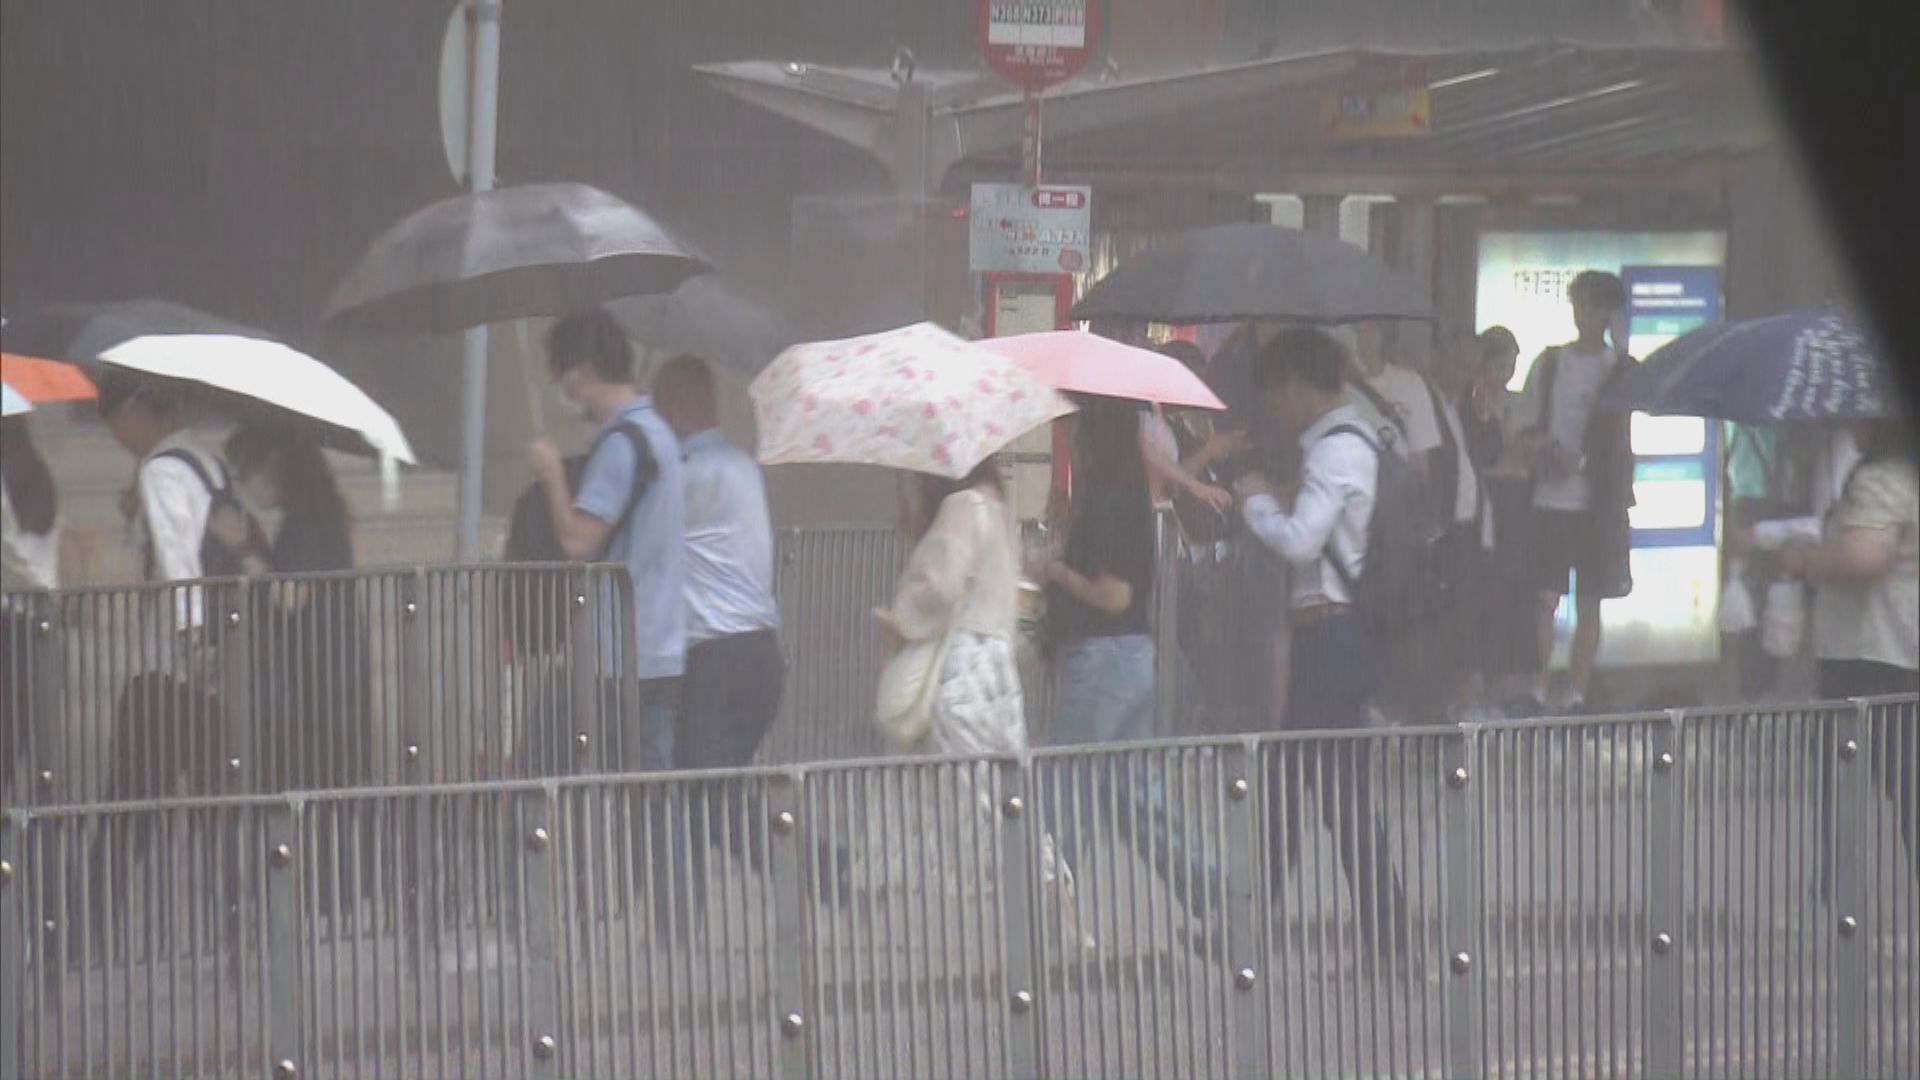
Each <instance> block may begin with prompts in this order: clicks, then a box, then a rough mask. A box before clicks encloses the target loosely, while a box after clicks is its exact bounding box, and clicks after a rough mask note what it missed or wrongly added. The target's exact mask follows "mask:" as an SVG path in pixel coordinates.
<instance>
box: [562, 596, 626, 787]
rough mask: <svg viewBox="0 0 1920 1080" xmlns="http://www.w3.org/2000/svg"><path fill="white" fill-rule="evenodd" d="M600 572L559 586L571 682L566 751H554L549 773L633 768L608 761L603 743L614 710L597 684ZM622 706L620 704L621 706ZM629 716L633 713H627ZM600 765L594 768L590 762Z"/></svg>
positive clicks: (617, 628)
mask: <svg viewBox="0 0 1920 1080" xmlns="http://www.w3.org/2000/svg"><path fill="white" fill-rule="evenodd" d="M599 573H600V571H596V570H593V569H588V570H586V571H583V572H581V573H579V574H577V575H576V574H569V575H568V580H567V581H566V582H565V583H564V587H565V588H566V590H567V593H568V604H567V611H568V619H569V624H568V635H567V640H568V648H567V652H566V656H567V674H568V678H569V680H570V684H569V685H570V688H571V697H572V702H573V712H572V714H571V715H569V716H567V717H566V720H565V723H566V730H565V733H564V735H565V738H566V742H567V747H566V748H556V750H555V752H556V753H557V754H559V755H561V756H560V757H559V758H558V759H557V760H556V761H555V762H554V768H556V769H558V770H560V771H563V772H566V771H571V772H595V771H601V770H608V771H614V772H623V771H627V769H629V768H632V766H630V765H623V763H621V762H619V761H616V760H614V759H612V758H610V757H608V756H607V749H606V748H607V747H608V742H607V740H608V738H609V737H610V734H609V733H610V731H611V730H612V728H613V724H612V723H611V720H612V718H610V717H609V716H608V715H607V712H608V709H609V708H611V707H616V706H615V705H614V703H612V702H609V701H607V700H606V695H605V694H604V693H603V692H602V690H601V685H600V676H601V671H600V656H601V652H600V631H601V628H602V627H603V626H604V625H605V624H606V623H605V617H604V616H603V614H602V613H601V610H600V608H601V603H602V597H601V595H600V582H599V580H598V575H599ZM614 631H615V633H625V632H626V628H625V627H622V626H615V627H614ZM632 669H633V665H631V664H628V665H625V671H624V672H623V674H630V673H631V672H632ZM620 704H621V705H622V706H624V704H625V703H624V702H623V703H620ZM628 715H632V714H628ZM568 754H571V755H572V768H571V769H567V768H566V766H565V762H566V760H567V758H566V755H568ZM596 759H597V760H598V761H599V763H600V766H599V769H598V770H596V769H595V767H594V762H595V760H596Z"/></svg>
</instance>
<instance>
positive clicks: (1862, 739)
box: [1823, 699, 1880, 1077]
mask: <svg viewBox="0 0 1920 1080" xmlns="http://www.w3.org/2000/svg"><path fill="white" fill-rule="evenodd" d="M1833 740H1834V741H1833V748H1834V751H1835V752H1834V753H1833V756H1832V757H1831V758H1829V760H1831V761H1833V762H1834V763H1835V764H1834V770H1835V771H1834V775H1833V776H1832V777H1830V778H1829V782H1830V783H1832V785H1833V800H1834V833H1833V843H1834V851H1833V870H1834V884H1833V910H1832V913H1831V915H1832V919H1833V922H1832V923H1831V925H1829V926H1827V927H1826V933H1828V934H1830V935H1832V936H1833V990H1832V993H1833V1000H1832V1002H1831V1003H1830V1004H1831V1008H1830V1009H1829V1010H1828V1012H1827V1015H1828V1017H1829V1018H1831V1023H1832V1025H1833V1028H1832V1031H1831V1033H1830V1036H1829V1043H1828V1045H1829V1048H1830V1057H1829V1059H1828V1066H1829V1069H1830V1071H1831V1075H1833V1076H1836V1077H1843V1076H1865V1075H1867V1073H1866V1064H1867V1063H1866V1047H1867V968H1868V964H1867V957H1866V950H1867V945H1868V943H1869V942H1871V941H1874V940H1875V939H1876V935H1875V934H1874V933H1873V931H1872V928H1870V927H1869V926H1868V925H1867V919H1868V898H1869V892H1870V890H1869V887H1868V886H1869V882H1871V881H1872V879H1873V867H1874V853H1873V852H1872V851H1871V850H1870V846H1869V844H1868V838H1869V837H1870V836H1871V835H1872V834H1873V830H1872V828H1870V827H1869V825H1868V823H1869V822H1870V821H1872V820H1873V815H1874V812H1875V810H1876V809H1877V806H1876V804H1877V802H1878V801H1879V798H1880V785H1879V783H1878V782H1877V778H1876V777H1875V776H1874V775H1873V768H1872V766H1871V765H1870V764H1869V763H1870V762H1871V760H1872V754H1873V752H1874V749H1875V748H1874V747H1872V746H1870V745H1868V740H1869V731H1868V725H1867V703H1866V702H1864V701H1860V700H1857V699H1856V700H1855V701H1854V702H1853V703H1852V707H1851V708H1848V709H1846V710H1845V711H1843V712H1841V713H1839V714H1837V715H1836V716H1835V717H1834V724H1833ZM1823 756H1824V755H1823Z"/></svg>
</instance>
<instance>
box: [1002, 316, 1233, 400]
mask: <svg viewBox="0 0 1920 1080" xmlns="http://www.w3.org/2000/svg"><path fill="white" fill-rule="evenodd" d="M980 347H981V348H983V349H986V350H988V351H989V352H996V353H999V354H1000V355H1001V356H1004V357H1006V358H1007V359H1009V360H1012V361H1013V362H1014V363H1016V364H1019V365H1020V366H1021V367H1023V368H1026V369H1027V370H1028V371H1031V372H1033V373H1034V374H1035V375H1038V376H1039V377H1040V379H1041V381H1043V382H1045V383H1046V384H1047V385H1048V386H1051V387H1053V388H1054V389H1055V390H1070V391H1073V392H1074V393H1079V394H1100V395H1103V396H1105V397H1117V398H1126V399H1128V400H1130V401H1150V402H1154V403H1156V404H1159V405H1186V406H1191V407H1193V408H1196V409H1225V408H1226V407H1227V406H1226V404H1225V403H1224V402H1222V401H1221V400H1220V399H1219V397H1217V396H1216V395H1215V394H1214V392H1213V391H1212V390H1209V389H1207V384H1206V383H1205V382H1202V381H1201V379H1200V376H1198V375H1195V374H1194V373H1193V372H1191V371H1189V370H1187V366H1186V365H1185V364H1182V363H1181V362H1180V361H1178V360H1175V359H1174V358H1173V357H1171V356H1168V355H1166V354H1165V353H1157V352H1154V351H1153V350H1152V349H1142V348H1137V347H1135V346H1133V345H1126V344H1122V343H1121V342H1118V341H1114V340H1112V339H1110V338H1103V337H1101V336H1099V335H1098V334H1089V333H1087V332H1086V331H1084V330H1050V331H1046V332H1044V333H1038V334H1016V335H1014V336H1013V337H1003V338H992V339H990V340H987V341H982V342H981V343H980Z"/></svg>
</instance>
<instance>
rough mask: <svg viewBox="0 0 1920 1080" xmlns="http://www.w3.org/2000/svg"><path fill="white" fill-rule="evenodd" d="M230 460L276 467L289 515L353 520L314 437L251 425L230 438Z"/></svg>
mask: <svg viewBox="0 0 1920 1080" xmlns="http://www.w3.org/2000/svg"><path fill="white" fill-rule="evenodd" d="M227 460H228V461H230V462H232V463H234V464H235V465H236V466H239V465H240V464H241V463H243V462H246V463H259V464H260V465H265V466H266V467H268V468H271V469H273V477H274V482H275V486H276V487H278V488H279V490H280V508H281V510H282V511H283V512H284V513H285V515H286V516H287V517H298V518H301V519H303V520H306V521H315V520H318V521H327V522H334V521H337V522H339V523H340V524H341V525H342V526H343V527H345V526H346V525H347V524H348V522H349V521H350V520H351V513H350V512H349V510H348V509H347V499H346V496H345V495H342V494H341V493H340V483H339V481H338V480H336V479H334V475H333V469H332V467H330V466H329V465H328V464H327V458H326V455H324V454H322V453H321V452H320V444H319V443H317V442H315V441H314V440H312V439H309V438H304V437H301V436H298V435H287V434H284V433H278V432H273V431H269V430H267V428H266V427H265V426H256V425H249V426H246V427H243V428H241V429H240V430H239V431H236V432H234V434H233V437H232V438H230V439H228V440H227Z"/></svg>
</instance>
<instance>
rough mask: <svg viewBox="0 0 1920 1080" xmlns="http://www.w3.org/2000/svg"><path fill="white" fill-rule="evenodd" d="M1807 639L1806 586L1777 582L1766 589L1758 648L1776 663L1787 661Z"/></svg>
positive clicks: (1796, 583)
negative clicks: (1765, 602)
mask: <svg viewBox="0 0 1920 1080" xmlns="http://www.w3.org/2000/svg"><path fill="white" fill-rule="evenodd" d="M1806 636H1807V590H1806V586H1805V585H1802V584H1801V583H1800V582H1798V581H1795V580H1793V579H1791V578H1781V579H1779V580H1778V581H1775V582H1774V583H1773V584H1772V585H1769V586H1768V587H1767V606H1766V610H1765V612H1764V613H1762V614H1761V616H1760V646H1761V648H1763V649H1765V650H1766V651H1767V655H1768V656H1771V657H1773V658H1774V659H1776V660H1786V659H1790V658H1791V657H1793V656H1794V655H1796V654H1798V653H1799V651H1800V643H1801V641H1802V640H1803V639H1805V637H1806Z"/></svg>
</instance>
